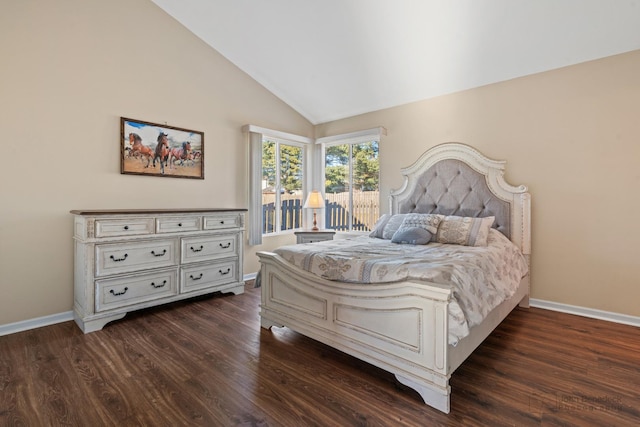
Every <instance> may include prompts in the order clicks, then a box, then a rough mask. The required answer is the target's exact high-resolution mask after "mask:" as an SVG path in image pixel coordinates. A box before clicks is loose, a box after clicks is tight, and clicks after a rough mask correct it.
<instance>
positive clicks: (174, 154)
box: [169, 142, 191, 169]
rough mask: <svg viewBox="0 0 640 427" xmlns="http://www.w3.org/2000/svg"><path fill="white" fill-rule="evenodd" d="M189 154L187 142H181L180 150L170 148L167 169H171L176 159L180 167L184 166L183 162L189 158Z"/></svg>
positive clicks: (189, 149)
mask: <svg viewBox="0 0 640 427" xmlns="http://www.w3.org/2000/svg"><path fill="white" fill-rule="evenodd" d="M190 152H191V144H190V143H189V142H183V143H182V148H172V149H171V151H170V152H169V169H173V166H175V161H176V159H179V160H180V166H182V165H183V164H184V161H185V160H186V159H187V158H188V157H189V153H190Z"/></svg>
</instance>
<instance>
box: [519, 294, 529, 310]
mask: <svg viewBox="0 0 640 427" xmlns="http://www.w3.org/2000/svg"><path fill="white" fill-rule="evenodd" d="M518 306H519V307H522V308H529V294H527V295H525V296H524V297H523V298H522V299H521V300H520V302H519V303H518Z"/></svg>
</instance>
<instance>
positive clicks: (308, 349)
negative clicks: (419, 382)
mask: <svg viewBox="0 0 640 427" xmlns="http://www.w3.org/2000/svg"><path fill="white" fill-rule="evenodd" d="M259 291H260V290H259V289H254V288H253V287H252V286H251V284H250V283H248V284H247V286H246V293H245V294H243V295H237V296H233V295H214V296H209V297H205V298H198V299H195V300H190V301H182V302H178V303H174V304H170V305H165V306H162V307H156V308H153V309H148V310H144V311H140V312H135V313H131V314H128V315H127V316H126V317H125V318H124V319H122V320H119V321H116V322H112V323H110V324H108V325H107V326H106V327H105V328H104V329H103V330H102V331H98V332H94V333H91V334H87V335H84V334H82V332H81V331H80V329H79V328H78V327H77V326H76V325H75V323H73V322H65V323H61V324H57V325H52V326H47V327H44V328H39V329H35V330H31V331H25V332H20V333H16V334H12V335H8V336H4V337H0V426H57V425H68V426H187V425H188V426H192V425H203V426H296V427H299V426H432V425H442V426H502V425H504V426H582V425H585V426H589V425H592V426H637V425H640V329H638V328H635V327H632V326H624V325H619V324H614V323H609V322H604V321H598V320H593V319H586V318H581V317H577V316H572V315H567V314H562V313H555V312H551V311H546V310H541V309H535V308H531V309H520V308H517V309H516V310H515V311H514V312H513V313H511V314H510V315H509V317H508V318H507V319H506V320H505V321H504V322H503V323H502V324H501V325H500V326H499V327H498V328H497V329H496V330H495V331H494V333H493V334H492V335H491V336H490V337H489V338H488V339H487V340H486V341H485V342H484V343H483V344H482V345H481V346H480V347H479V348H478V349H477V350H476V352H475V353H474V354H473V355H471V357H470V358H469V359H467V361H466V362H465V363H463V364H462V366H461V367H460V368H459V369H458V370H457V371H456V372H455V373H454V374H453V376H452V378H451V387H452V390H453V392H452V398H451V413H450V414H449V415H445V414H442V413H440V412H438V411H437V410H435V409H432V408H430V407H428V406H426V405H424V404H423V403H422V401H421V400H420V397H419V396H418V394H417V393H416V392H414V391H413V390H411V389H409V388H407V387H405V386H402V385H400V384H399V383H397V381H395V378H394V377H393V376H392V375H391V374H388V373H386V372H384V371H382V370H380V369H377V368H374V367H372V366H371V365H368V364H366V363H364V362H361V361H359V360H357V359H354V358H352V357H350V356H347V355H345V354H343V353H341V352H339V351H336V350H334V349H331V348H329V347H327V346H325V345H322V344H320V343H318V342H315V341H313V340H311V339H308V338H306V337H303V336H301V335H299V334H297V333H295V332H292V331H291V330H289V329H286V328H284V329H278V328H273V330H272V331H267V330H264V329H262V328H260V326H259V318H258V304H259V301H260V292H259Z"/></svg>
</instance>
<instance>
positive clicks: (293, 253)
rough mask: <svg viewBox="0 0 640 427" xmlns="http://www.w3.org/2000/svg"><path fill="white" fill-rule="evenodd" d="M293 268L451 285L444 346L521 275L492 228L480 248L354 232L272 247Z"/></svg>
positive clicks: (520, 264) (519, 264)
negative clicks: (353, 234)
mask: <svg viewBox="0 0 640 427" xmlns="http://www.w3.org/2000/svg"><path fill="white" fill-rule="evenodd" d="M275 252H276V253H277V254H279V255H280V256H281V257H282V258H283V259H284V260H286V261H287V262H289V263H291V264H294V265H295V266H297V267H298V268H301V269H304V270H306V271H308V272H310V273H313V274H316V275H318V276H320V277H323V278H325V279H328V280H334V281H341V282H351V283H362V284H363V286H364V284H367V283H387V282H398V281H405V280H414V281H428V282H430V283H436V284H439V285H442V286H446V287H450V289H452V291H453V292H452V301H451V303H450V304H449V344H452V345H456V344H457V343H458V341H459V340H460V339H462V338H464V337H465V336H467V335H468V334H469V329H470V328H472V327H473V326H475V325H478V324H480V323H481V322H482V320H483V319H484V318H485V317H486V315H487V314H488V313H489V312H490V311H491V310H492V309H493V308H495V307H496V306H498V305H499V304H500V303H501V302H503V301H504V300H506V299H508V298H509V297H511V296H512V295H513V294H514V293H515V291H516V289H517V287H518V284H519V283H520V281H521V279H522V278H523V277H524V276H525V275H526V274H527V272H528V266H527V261H526V259H525V257H524V256H523V255H522V253H521V252H520V250H519V249H518V248H517V247H516V246H515V245H514V244H513V243H512V242H511V241H510V240H509V239H507V238H506V237H505V236H504V235H502V234H501V233H500V232H498V231H497V230H494V229H492V230H491V232H490V234H489V239H488V244H487V246H486V247H471V246H460V245H451V244H441V243H429V244H427V245H403V244H397V243H391V241H390V240H383V239H376V238H371V237H368V236H359V237H355V238H348V239H338V240H333V241H325V242H318V243H308V244H301V245H290V246H283V247H280V248H278V249H277V250H275Z"/></svg>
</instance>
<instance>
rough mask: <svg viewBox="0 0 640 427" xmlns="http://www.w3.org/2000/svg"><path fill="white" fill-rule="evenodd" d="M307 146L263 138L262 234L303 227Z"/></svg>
mask: <svg viewBox="0 0 640 427" xmlns="http://www.w3.org/2000/svg"><path fill="white" fill-rule="evenodd" d="M303 181H304V147H303V146H302V144H297V143H295V142H291V141H280V140H277V139H275V138H272V137H269V136H266V135H265V136H263V138H262V221H261V222H262V234H270V233H277V232H278V231H285V230H293V229H295V228H300V227H302V204H303V200H304V199H303V196H304V195H303V185H302V184H303Z"/></svg>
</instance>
